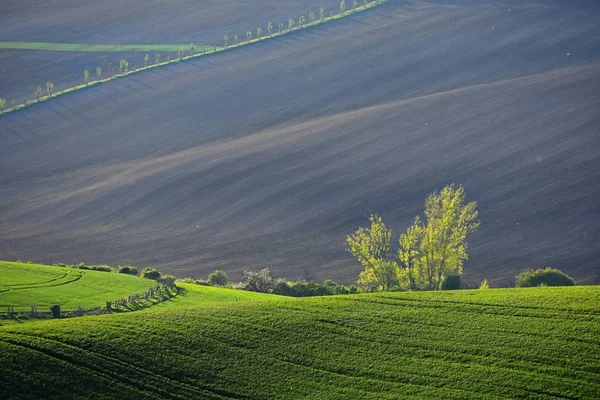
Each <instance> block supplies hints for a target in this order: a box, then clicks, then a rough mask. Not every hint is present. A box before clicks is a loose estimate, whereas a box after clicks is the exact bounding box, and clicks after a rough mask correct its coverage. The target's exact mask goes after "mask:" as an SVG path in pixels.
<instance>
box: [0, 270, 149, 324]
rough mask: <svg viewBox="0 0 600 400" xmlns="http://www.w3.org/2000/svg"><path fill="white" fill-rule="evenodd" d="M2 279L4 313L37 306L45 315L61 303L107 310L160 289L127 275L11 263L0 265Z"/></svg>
mask: <svg viewBox="0 0 600 400" xmlns="http://www.w3.org/2000/svg"><path fill="white" fill-rule="evenodd" d="M0 277H1V279H0V310H1V312H4V311H6V307H7V306H12V307H14V309H15V311H28V310H30V309H31V306H32V305H35V306H37V307H38V310H39V311H43V312H48V311H49V309H50V306H52V305H53V304H60V305H61V308H62V309H63V311H73V310H76V309H77V308H78V307H79V306H81V307H84V308H85V309H89V308H96V307H103V306H104V305H105V304H106V302H107V301H113V300H117V299H120V298H122V297H126V296H129V295H131V294H134V293H142V292H145V291H146V290H148V289H149V288H151V287H155V286H156V282H154V281H151V280H148V279H143V278H139V277H137V276H131V275H126V274H117V273H110V272H99V271H87V270H81V269H73V268H61V267H52V266H46V265H37V264H24V263H11V262H0ZM0 323H1V322H0Z"/></svg>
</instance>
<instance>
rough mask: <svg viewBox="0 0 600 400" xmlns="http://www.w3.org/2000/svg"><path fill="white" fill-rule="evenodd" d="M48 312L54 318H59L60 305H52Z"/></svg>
mask: <svg viewBox="0 0 600 400" xmlns="http://www.w3.org/2000/svg"><path fill="white" fill-rule="evenodd" d="M50 312H51V313H52V316H53V317H54V318H60V304H54V305H53V306H52V307H50Z"/></svg>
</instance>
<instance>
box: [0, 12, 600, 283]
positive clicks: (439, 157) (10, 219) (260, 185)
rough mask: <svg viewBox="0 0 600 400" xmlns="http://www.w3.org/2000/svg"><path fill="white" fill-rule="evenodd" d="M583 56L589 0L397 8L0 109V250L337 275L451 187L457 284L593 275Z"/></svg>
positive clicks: (591, 132) (592, 70)
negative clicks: (381, 226)
mask: <svg viewBox="0 0 600 400" xmlns="http://www.w3.org/2000/svg"><path fill="white" fill-rule="evenodd" d="M598 49H600V20H599V19H598V7H597V6H596V5H594V3H590V2H558V1H552V2H550V1H547V2H533V1H526V2H505V1H495V0H487V1H483V2H472V1H466V0H464V1H459V0H457V1H420V0H419V1H397V2H392V3H390V4H388V5H385V6H382V7H380V8H377V9H376V10H373V11H371V12H369V13H365V14H362V15H358V16H355V17H351V18H348V19H345V20H343V21H340V22H339V23H335V24H332V25H328V26H326V27H318V28H314V29H308V30H305V31H303V32H301V33H298V34H294V35H292V36H290V37H284V38H281V39H278V40H274V41H270V42H266V43H262V44H259V45H255V46H251V48H247V49H240V50H239V51H233V52H229V53H226V54H223V55H219V56H218V57H210V58H207V59H199V60H194V61H190V62H186V63H183V64H181V65H177V66H174V67H169V68H164V69H161V70H156V71H149V72H147V73H143V74H139V75H136V76H134V77H131V78H128V79H124V80H120V81H115V82H111V83H108V84H105V85H102V87H98V88H94V89H93V90H85V91H82V92H79V93H76V94H73V95H69V96H65V97H62V98H58V99H55V100H53V101H51V102H47V103H44V104H41V105H40V106H34V107H31V108H29V109H27V110H24V111H22V112H18V113H14V114H12V115H6V116H3V117H0V198H1V199H2V201H1V202H0V255H2V257H3V258H9V259H10V258H13V259H16V258H30V259H35V260H38V261H47V262H56V261H62V262H78V261H85V262H88V263H101V262H106V263H112V264H116V263H128V264H134V265H161V269H164V270H167V271H170V272H174V273H176V274H178V275H179V276H184V275H192V276H199V275H203V274H206V273H207V272H209V271H211V270H213V269H216V268H224V269H226V270H228V271H231V272H234V278H235V277H239V274H240V273H241V271H243V270H244V269H248V268H254V269H257V268H262V267H266V266H269V267H272V268H273V269H275V270H276V271H277V273H279V274H280V275H283V276H286V277H290V278H311V277H314V278H325V277H332V278H335V279H338V280H341V281H343V282H351V281H353V280H354V279H356V277H357V275H358V270H359V267H358V265H356V264H355V263H354V262H353V260H352V259H351V258H350V257H349V256H348V255H347V254H346V253H345V249H344V239H345V237H346V235H347V234H349V233H351V232H352V231H354V230H355V229H356V228H357V227H358V225H359V224H364V223H365V218H364V215H365V214H366V213H368V212H369V211H374V212H380V213H381V214H383V216H384V218H385V220H386V222H387V224H388V225H390V226H391V227H393V228H394V229H395V232H398V231H399V230H401V229H404V228H405V227H406V225H407V224H408V223H409V221H411V220H412V218H413V217H414V216H415V215H416V214H417V213H419V212H421V210H422V207H423V200H424V198H425V196H426V195H427V194H428V193H430V192H431V191H433V190H435V189H440V188H441V187H443V186H444V185H445V184H448V183H452V182H454V183H459V184H463V185H464V186H465V188H466V192H467V195H468V197H469V200H476V201H478V202H479V204H480V211H481V216H482V227H481V229H480V231H479V232H478V233H476V235H474V236H473V240H472V241H471V247H470V249H471V260H470V261H469V263H468V264H467V266H466V272H467V278H468V279H474V280H475V279H482V278H483V277H487V278H488V279H490V280H491V281H492V282H494V283H507V282H510V281H511V280H512V277H514V275H515V274H516V273H517V272H518V271H519V270H521V269H523V268H526V267H541V266H546V265H552V266H555V267H558V268H561V269H563V270H564V271H565V272H567V273H569V274H570V275H572V276H573V277H575V278H576V279H577V280H578V281H580V282H586V283H593V282H596V283H597V282H600V275H599V271H598V268H597V260H598V259H599V256H600V247H599V245H598V240H597V238H598V237H599V234H600V231H599V228H598V224H597V223H596V221H597V220H599V219H600V215H599V214H600V208H599V203H598V201H597V198H598V196H599V195H600V186H599V184H598V182H600V180H599V179H598V178H599V170H598V168H597V165H599V162H600V156H599V155H600V136H599V135H598V126H600V125H599V123H600V115H599V114H598V112H597V110H598V109H599V107H600V104H599V103H600V96H598V93H600V52H599V51H598ZM163 266H164V267H163Z"/></svg>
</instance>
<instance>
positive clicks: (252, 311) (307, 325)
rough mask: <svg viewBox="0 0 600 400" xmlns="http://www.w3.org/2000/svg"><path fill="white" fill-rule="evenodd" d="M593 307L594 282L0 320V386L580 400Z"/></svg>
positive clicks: (191, 394)
mask: <svg viewBox="0 0 600 400" xmlns="http://www.w3.org/2000/svg"><path fill="white" fill-rule="evenodd" d="M599 306H600V290H599V288H598V287H574V288H533V289H502V290H489V291H460V292H438V293H435V292H429V293H404V294H377V295H359V296H343V297H337V298H335V297H333V298H332V297H330V298H312V299H302V300H299V299H296V300H292V301H285V302H256V303H247V304H238V305H236V306H234V307H231V306H225V305H223V306H214V307H208V308H206V307H202V308H197V307H194V306H190V307H188V308H185V309H179V310H174V309H170V310H156V309H150V310H147V311H144V312H140V313H132V314H121V315H109V316H100V317H89V318H79V319H73V320H65V321H54V322H49V323H37V324H29V325H27V326H22V327H8V328H7V327H4V328H0V372H1V373H2V377H3V379H2V382H1V383H0V395H2V397H3V398H6V397H7V396H9V397H10V398H14V399H19V398H31V397H36V398H64V396H65V395H66V394H69V395H71V396H73V397H89V396H90V395H91V394H92V393H93V397H94V398H97V399H103V398H115V397H118V398H121V399H129V398H136V399H140V398H148V399H159V398H170V399H177V398H205V399H225V398H230V399H231V398H238V399H239V398H257V399H262V398H269V399H296V398H305V399H306V398H313V399H355V398H363V399H398V398H456V399H470V398H521V399H551V398H580V399H593V398H598V396H599V395H600V385H599V384H598V382H600V379H599V378H600V356H599V354H600V353H598V351H597V350H598V346H600V342H599V338H600V331H599V329H598V327H599V326H600V308H599ZM39 381H44V382H45V385H44V386H43V387H42V386H40V385H38V384H36V383H38V382H39Z"/></svg>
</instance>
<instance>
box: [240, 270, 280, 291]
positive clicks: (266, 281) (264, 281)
mask: <svg viewBox="0 0 600 400" xmlns="http://www.w3.org/2000/svg"><path fill="white" fill-rule="evenodd" d="M244 283H245V284H246V289H247V290H250V291H252V292H259V293H268V292H270V291H272V290H273V289H274V288H275V286H276V285H277V279H275V278H274V277H273V275H271V271H269V268H265V269H263V270H261V271H258V272H254V271H244Z"/></svg>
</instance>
